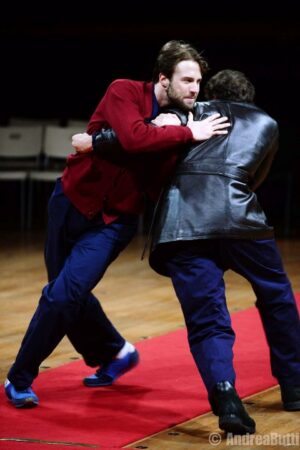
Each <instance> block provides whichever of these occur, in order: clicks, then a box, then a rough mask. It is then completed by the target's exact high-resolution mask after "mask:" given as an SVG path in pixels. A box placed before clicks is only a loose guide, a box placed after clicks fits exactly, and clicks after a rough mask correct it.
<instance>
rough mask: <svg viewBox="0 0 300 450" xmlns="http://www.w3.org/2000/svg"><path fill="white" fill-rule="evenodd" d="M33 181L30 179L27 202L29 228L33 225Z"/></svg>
mask: <svg viewBox="0 0 300 450" xmlns="http://www.w3.org/2000/svg"><path fill="white" fill-rule="evenodd" d="M32 205H33V181H32V180H30V179H29V180H28V202H27V230H31V227H32V208H33V206H32Z"/></svg>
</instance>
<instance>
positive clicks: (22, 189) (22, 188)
mask: <svg viewBox="0 0 300 450" xmlns="http://www.w3.org/2000/svg"><path fill="white" fill-rule="evenodd" d="M25 183H26V180H21V181H20V222H21V227H20V228H21V231H24V229H25V221H26V218H25V215H26V214H25Z"/></svg>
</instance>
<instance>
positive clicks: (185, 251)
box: [94, 70, 300, 434]
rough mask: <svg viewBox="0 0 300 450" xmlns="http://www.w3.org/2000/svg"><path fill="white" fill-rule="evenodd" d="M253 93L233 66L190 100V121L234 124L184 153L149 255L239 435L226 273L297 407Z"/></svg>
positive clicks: (291, 407)
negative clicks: (250, 296)
mask: <svg viewBox="0 0 300 450" xmlns="http://www.w3.org/2000/svg"><path fill="white" fill-rule="evenodd" d="M254 93H255V90H254V87H253V85H252V84H251V83H250V81H249V80H248V79H247V78H246V77H245V75H244V74H242V73H241V72H238V71H231V70H224V71H221V72H219V73H218V74H216V75H215V76H214V77H212V78H211V79H210V81H209V82H208V83H207V85H206V88H205V95H206V97H207V98H208V99H212V100H210V101H208V102H201V103H198V104H197V105H196V110H195V119H198V120H201V119H203V118H205V117H207V116H208V115H211V114H213V113H216V112H217V113H220V114H221V115H226V116H227V117H229V119H230V121H231V124H232V126H231V129H230V131H229V133H228V135H226V136H225V135H224V136H217V137H213V138H211V139H209V140H208V141H205V142H202V143H201V144H199V143H197V144H195V145H194V146H192V147H190V148H189V149H187V151H186V153H185V155H184V156H183V158H182V159H181V161H180V162H179V164H178V165H177V168H176V171H175V174H174V175H173V177H172V180H171V182H170V183H169V185H168V187H167V188H166V189H165V191H164V193H163V195H162V196H161V199H160V201H159V204H158V209H157V214H156V220H155V226H154V232H153V240H152V246H151V252H150V265H151V267H152V268H153V269H154V270H156V271H157V272H158V273H160V274H162V275H166V276H169V277H171V279H172V282H173V285H174V288H175V292H176V294H177V297H178V299H179V301H180V304H181V307H182V310H183V314H184V318H185V321H186V325H187V330H188V339H189V345H190V349H191V353H192V355H193V357H194V360H195V363H196V365H197V368H198V370H199V372H200V375H201V377H202V379H203V381H204V384H205V386H206V388H207V391H208V398H209V401H210V404H211V406H212V410H213V412H214V413H215V414H216V415H217V416H219V426H220V428H221V429H224V430H225V431H227V432H233V433H238V434H244V433H253V432H255V422H254V420H253V419H251V418H250V417H249V415H248V414H247V412H246V410H245V408H244V406H243V404H242V402H241V400H240V398H239V396H238V394H237V392H236V390H235V388H234V385H235V378H236V375H235V371H234V367H233V351H232V349H233V344H234V338H235V335H234V331H233V329H232V327H231V321H230V315H229V312H228V309H227V306H226V297H225V286H224V278H223V276H224V272H225V271H226V270H228V269H232V270H234V271H235V272H237V273H239V274H240V275H242V276H243V277H245V278H246V279H247V280H248V281H249V282H250V283H251V285H252V287H253V290H254V292H255V294H256V297H257V301H256V306H257V308H258V310H259V313H260V316H261V319H262V323H263V327H264V330H265V333H266V337H267V341H268V344H269V347H270V355H271V366H272V373H273V375H274V376H275V377H276V378H277V379H278V382H279V384H280V387H281V394H282V400H283V405H284V408H285V409H286V410H288V411H296V410H300V322H299V315H298V311H297V307H296V304H295V299H294V296H293V293H292V289H291V285H290V282H289V280H288V278H287V275H286V273H285V271H284V268H283V265H282V261H281V257H280V254H279V252H278V250H277V247H276V244H275V240H274V237H273V229H272V227H270V226H269V225H268V223H267V219H266V217H265V214H264V212H263V211H262V209H261V207H260V205H259V203H258V201H257V197H256V194H255V193H254V189H256V187H257V186H258V185H259V184H260V183H261V182H262V181H263V180H264V178H265V177H266V175H267V173H268V170H269V168H270V165H271V162H272V159H273V157H274V154H275V152H276V150H277V147H278V127H277V123H276V122H275V121H274V120H273V119H272V118H271V117H270V116H269V115H267V114H266V113H265V112H264V111H262V110H261V109H259V108H257V107H256V106H255V105H254V104H253V98H254ZM219 99H221V100H219ZM102 140H103V139H102ZM97 148H98V149H99V148H101V136H100V139H99V135H97V136H96V139H94V149H95V150H96V149H97Z"/></svg>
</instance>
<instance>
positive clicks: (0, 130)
mask: <svg viewBox="0 0 300 450" xmlns="http://www.w3.org/2000/svg"><path fill="white" fill-rule="evenodd" d="M42 142H43V127H42V126H26V127H21V126H20V127H19V126H18V127H17V126H16V127H15V126H7V127H0V157H2V158H10V159H12V158H32V157H37V156H38V155H39V154H40V152H41V149H42Z"/></svg>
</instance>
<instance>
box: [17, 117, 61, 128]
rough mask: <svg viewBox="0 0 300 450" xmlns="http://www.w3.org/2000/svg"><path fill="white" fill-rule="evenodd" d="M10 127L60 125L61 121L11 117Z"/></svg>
mask: <svg viewBox="0 0 300 450" xmlns="http://www.w3.org/2000/svg"><path fill="white" fill-rule="evenodd" d="M9 125H10V126H18V127H19V126H22V127H23V126H24V127H28V126H34V125H42V126H46V125H60V120H59V119H58V118H57V119H41V118H33V117H11V118H10V119H9Z"/></svg>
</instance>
